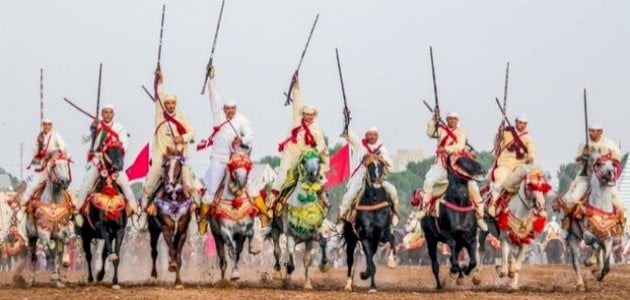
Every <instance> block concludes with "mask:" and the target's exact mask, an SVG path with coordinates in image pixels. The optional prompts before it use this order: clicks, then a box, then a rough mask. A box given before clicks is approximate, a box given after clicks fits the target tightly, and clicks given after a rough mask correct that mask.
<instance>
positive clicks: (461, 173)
mask: <svg viewBox="0 0 630 300" xmlns="http://www.w3.org/2000/svg"><path fill="white" fill-rule="evenodd" d="M445 167H446V171H447V176H448V187H447V189H446V194H445V195H444V196H443V197H442V198H441V199H440V200H438V203H436V209H438V210H437V215H438V217H434V216H432V215H428V216H426V217H424V218H423V219H422V221H421V225H422V230H423V231H424V235H425V238H426V241H427V247H428V250H429V257H430V258H431V268H432V271H433V276H434V277H435V282H436V289H438V290H440V289H442V283H441V282H440V279H439V277H438V274H439V271H440V265H439V261H438V257H437V246H438V242H442V243H445V244H447V245H448V246H449V247H450V249H451V254H450V262H451V268H450V275H451V277H454V276H458V277H457V283H458V284H463V278H464V275H469V274H470V273H471V272H472V270H473V269H474V268H475V267H476V266H477V257H476V252H477V224H476V218H475V211H474V209H475V208H474V205H473V202H472V200H470V199H469V195H468V183H469V181H470V180H474V181H481V180H483V175H484V170H483V167H482V166H481V164H479V162H477V161H476V160H475V158H474V157H473V156H472V155H471V154H469V153H465V152H462V153H453V154H451V155H449V157H448V158H447V160H446V166H445ZM475 184H476V183H475ZM464 248H465V249H466V250H467V251H468V254H469V257H470V259H469V262H468V265H467V266H464V267H460V265H459V262H458V256H459V253H460V251H461V250H462V249H464Z"/></svg>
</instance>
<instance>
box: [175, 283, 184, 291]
mask: <svg viewBox="0 0 630 300" xmlns="http://www.w3.org/2000/svg"><path fill="white" fill-rule="evenodd" d="M175 289H176V290H183V289H184V285H183V284H181V283H180V284H176V285H175Z"/></svg>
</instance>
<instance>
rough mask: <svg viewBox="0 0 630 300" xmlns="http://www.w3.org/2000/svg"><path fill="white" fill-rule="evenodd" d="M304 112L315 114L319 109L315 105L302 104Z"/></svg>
mask: <svg viewBox="0 0 630 300" xmlns="http://www.w3.org/2000/svg"><path fill="white" fill-rule="evenodd" d="M302 113H303V114H314V115H317V109H316V108H315V107H313V106H310V105H304V106H302Z"/></svg>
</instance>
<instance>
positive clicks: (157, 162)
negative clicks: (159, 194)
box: [141, 155, 162, 209]
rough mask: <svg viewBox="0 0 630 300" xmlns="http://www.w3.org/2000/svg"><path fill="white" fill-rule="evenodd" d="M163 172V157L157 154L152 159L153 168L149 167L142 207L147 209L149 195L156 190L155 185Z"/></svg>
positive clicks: (143, 191)
mask: <svg viewBox="0 0 630 300" xmlns="http://www.w3.org/2000/svg"><path fill="white" fill-rule="evenodd" d="M161 173H162V158H161V157H159V156H158V155H155V157H153V158H152V159H151V168H149V174H148V175H147V179H146V181H145V182H144V187H143V188H142V200H141V207H143V208H144V209H146V208H147V205H148V204H149V196H150V195H151V194H153V192H155V187H156V185H157V183H158V181H159V180H160V176H161Z"/></svg>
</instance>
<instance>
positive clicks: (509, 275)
mask: <svg viewBox="0 0 630 300" xmlns="http://www.w3.org/2000/svg"><path fill="white" fill-rule="evenodd" d="M507 276H508V278H511V279H514V276H516V272H514V271H509V272H508V274H507Z"/></svg>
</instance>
